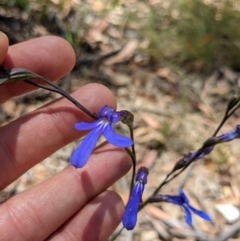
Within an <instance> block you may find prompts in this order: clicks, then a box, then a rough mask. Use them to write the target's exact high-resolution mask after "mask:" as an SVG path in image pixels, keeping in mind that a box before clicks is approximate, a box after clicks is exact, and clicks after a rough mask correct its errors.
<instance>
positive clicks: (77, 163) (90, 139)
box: [70, 126, 103, 168]
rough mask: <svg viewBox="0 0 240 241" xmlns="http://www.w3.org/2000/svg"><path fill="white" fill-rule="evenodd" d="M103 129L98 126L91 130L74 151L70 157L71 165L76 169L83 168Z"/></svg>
mask: <svg viewBox="0 0 240 241" xmlns="http://www.w3.org/2000/svg"><path fill="white" fill-rule="evenodd" d="M102 130H103V127H102V126H100V127H98V128H97V129H93V130H92V131H91V132H90V133H89V134H88V135H87V136H86V137H85V138H84V140H83V141H82V143H81V144H80V146H78V147H77V149H76V150H75V151H74V153H73V154H72V156H71V160H70V162H71V164H72V165H73V166H74V167H76V168H81V167H83V166H84V165H85V164H86V162H87V160H88V158H89V156H90V155H91V153H92V151H93V149H94V147H95V146H96V143H97V141H98V139H99V137H100V135H101V134H102Z"/></svg>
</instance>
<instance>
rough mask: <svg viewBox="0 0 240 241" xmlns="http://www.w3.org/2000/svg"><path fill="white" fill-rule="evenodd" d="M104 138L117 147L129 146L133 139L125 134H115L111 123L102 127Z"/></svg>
mask: <svg viewBox="0 0 240 241" xmlns="http://www.w3.org/2000/svg"><path fill="white" fill-rule="evenodd" d="M103 134H104V136H105V138H106V139H107V141H108V142H109V143H111V144H113V145H114V146H118V147H130V146H132V144H133V141H132V139H131V138H129V137H127V136H122V135H119V134H117V133H116V132H115V131H114V130H113V128H112V126H111V125H107V126H106V128H105V129H104V132H103Z"/></svg>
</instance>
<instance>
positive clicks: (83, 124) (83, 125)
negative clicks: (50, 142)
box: [74, 120, 101, 131]
mask: <svg viewBox="0 0 240 241" xmlns="http://www.w3.org/2000/svg"><path fill="white" fill-rule="evenodd" d="M100 121H101V120H97V121H94V122H92V123H87V122H80V123H77V124H75V125H74V127H75V129H76V130H78V131H87V130H91V129H94V128H95V127H96V126H97V125H99V124H100V123H99V122H100Z"/></svg>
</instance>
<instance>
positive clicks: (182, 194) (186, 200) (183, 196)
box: [179, 189, 189, 204]
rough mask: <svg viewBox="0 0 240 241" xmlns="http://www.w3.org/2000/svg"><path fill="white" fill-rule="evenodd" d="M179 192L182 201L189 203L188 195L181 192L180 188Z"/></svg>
mask: <svg viewBox="0 0 240 241" xmlns="http://www.w3.org/2000/svg"><path fill="white" fill-rule="evenodd" d="M179 194H180V197H181V198H182V199H183V201H184V203H187V204H188V203H189V199H188V197H187V196H186V194H185V193H184V192H183V190H182V189H180V190H179Z"/></svg>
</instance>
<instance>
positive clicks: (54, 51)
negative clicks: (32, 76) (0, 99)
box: [4, 36, 76, 80]
mask: <svg viewBox="0 0 240 241" xmlns="http://www.w3.org/2000/svg"><path fill="white" fill-rule="evenodd" d="M75 61H76V56H75V52H74V50H73V48H72V47H71V45H70V44H69V43H68V42H67V41H66V40H64V39H63V38H60V37H57V36H44V37H40V38H35V39H31V40H28V41H25V42H22V43H19V44H16V45H12V46H11V47H10V48H9V50H8V54H7V56H6V58H5V60H4V65H5V66H6V67H7V68H9V69H10V68H14V67H21V68H26V69H29V70H31V71H33V72H35V73H37V74H39V75H42V76H45V77H47V78H49V79H51V80H55V79H58V78H61V77H63V76H64V75H66V74H67V73H68V72H70V71H71V70H72V68H73V67H74V65H75Z"/></svg>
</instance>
